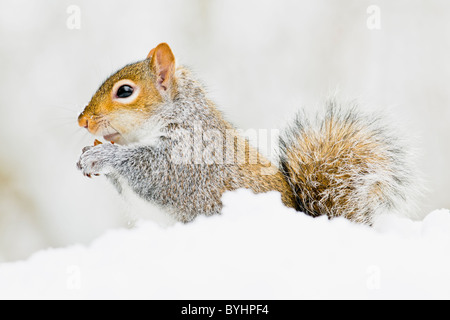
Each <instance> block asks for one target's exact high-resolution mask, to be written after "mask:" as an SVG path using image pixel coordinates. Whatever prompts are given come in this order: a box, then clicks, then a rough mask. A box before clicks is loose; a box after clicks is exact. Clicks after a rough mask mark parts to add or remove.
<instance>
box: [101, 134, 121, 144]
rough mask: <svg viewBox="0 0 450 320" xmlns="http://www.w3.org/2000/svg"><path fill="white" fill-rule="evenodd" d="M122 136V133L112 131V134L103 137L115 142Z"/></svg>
mask: <svg viewBox="0 0 450 320" xmlns="http://www.w3.org/2000/svg"><path fill="white" fill-rule="evenodd" d="M119 137H120V133H117V132H116V133H112V134H108V135H106V136H103V139H105V140H107V141H109V142H114V141H116V140H117V139H118V138H119Z"/></svg>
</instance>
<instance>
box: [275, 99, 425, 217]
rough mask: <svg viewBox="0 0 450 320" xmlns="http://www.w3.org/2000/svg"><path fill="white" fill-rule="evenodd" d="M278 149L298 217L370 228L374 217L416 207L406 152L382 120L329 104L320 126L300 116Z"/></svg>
mask: <svg viewBox="0 0 450 320" xmlns="http://www.w3.org/2000/svg"><path fill="white" fill-rule="evenodd" d="M280 147H281V156H280V164H281V170H282V173H283V174H284V175H285V177H286V179H287V181H288V182H289V184H290V186H291V188H292V190H293V192H294V195H295V202H296V206H297V208H296V209H297V210H299V211H303V212H305V213H307V214H309V215H312V216H320V215H327V216H328V217H329V218H333V217H339V216H342V217H345V218H347V219H350V220H353V221H355V222H359V223H367V224H372V222H373V218H374V217H375V216H376V215H377V214H380V213H384V212H391V211H402V210H407V209H406V208H409V207H411V205H412V204H413V203H414V197H415V194H416V192H415V184H417V181H415V179H414V177H415V170H414V169H413V166H412V165H411V164H410V160H409V159H410V154H409V152H408V151H407V149H406V148H405V147H404V146H402V143H401V141H400V139H399V138H397V137H396V135H395V134H393V132H392V131H390V130H389V129H388V128H387V127H386V126H385V125H383V124H382V121H381V119H380V117H378V116H367V115H363V114H361V113H360V112H358V111H357V107H356V106H352V107H351V108H349V109H346V110H345V111H344V109H343V108H341V107H340V106H339V105H338V104H337V103H336V101H334V100H333V101H329V102H328V103H327V108H326V115H325V117H322V119H320V120H319V118H317V119H316V120H315V121H310V120H308V119H307V118H306V117H305V116H302V115H298V116H297V118H296V120H295V122H294V124H293V126H292V127H290V128H289V129H288V130H286V132H285V134H284V136H282V137H281V138H280Z"/></svg>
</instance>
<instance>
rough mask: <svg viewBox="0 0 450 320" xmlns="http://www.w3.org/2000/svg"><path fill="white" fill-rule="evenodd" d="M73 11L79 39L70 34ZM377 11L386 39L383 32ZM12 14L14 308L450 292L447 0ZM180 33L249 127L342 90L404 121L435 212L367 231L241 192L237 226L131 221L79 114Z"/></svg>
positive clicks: (187, 55) (191, 2)
mask: <svg viewBox="0 0 450 320" xmlns="http://www.w3.org/2000/svg"><path fill="white" fill-rule="evenodd" d="M71 5H75V6H78V7H79V8H80V10H81V11H80V13H81V16H80V17H81V25H80V29H69V28H68V27H67V19H68V17H69V15H70V14H68V13H67V9H68V8H69V7H70V6H71ZM370 5H377V6H378V7H379V8H380V10H381V29H380V30H370V29H369V28H367V19H368V17H369V14H368V13H367V8H368V7H369V6H370ZM0 6H1V8H2V9H1V10H0V40H1V41H0V70H1V77H0V87H1V91H0V92H1V94H0V140H1V146H2V148H1V149H0V262H4V263H3V264H0V298H14V297H30V298H33V297H48V298H50V297H53V298H58V297H59V298H82V297H88V298H101V297H107V298H108V297H110V298H118V297H120V298H130V297H137V298H316V297H318V298H320V297H322V298H326V297H335V298H339V297H341V298H355V297H356V298H358V297H360V298H361V297H363V298H400V297H402V298H450V289H449V288H450V273H449V271H448V270H450V268H449V267H450V257H449V254H450V250H449V249H450V218H449V212H448V211H447V210H438V209H441V208H450V198H449V197H448V190H450V170H449V169H448V163H449V162H450V144H449V142H448V141H449V140H450V126H449V125H448V124H449V123H450V90H449V84H450V64H449V63H448V60H447V59H448V57H449V56H450V3H449V2H448V1H446V0H420V1H419V0H418V1H408V0H394V1H392V0H372V1H365V0H340V1H334V0H314V1H313V0H308V1H300V0H292V1H288V0H281V1H274V0H271V1H267V0H246V1H237V0H220V1H219V0H170V1H163V0H158V1H155V0H146V1H135V0H129V1H126V2H123V1H111V0H109V1H106V0H103V1H98V0H96V1H79V0H74V1H58V2H55V1H50V0H37V1H32V0H26V1H23V0H22V1H20V0H19V1H5V0H0ZM163 41H164V42H168V43H169V44H170V45H171V47H172V49H173V51H174V53H175V55H176V56H177V58H178V62H179V63H181V64H187V65H189V66H191V67H192V68H193V69H194V70H195V72H196V73H197V75H198V76H199V77H200V78H201V79H202V80H203V82H204V83H206V84H207V86H208V89H209V92H210V95H211V97H212V98H213V99H214V100H215V101H216V102H217V103H218V104H219V106H220V107H221V110H223V111H224V112H225V114H226V116H227V118H228V119H230V120H231V121H232V122H233V123H234V124H235V125H236V126H237V127H239V128H242V129H249V128H255V129H260V128H261V129H263V128H264V129H281V128H283V127H284V126H285V125H286V124H287V123H288V122H289V121H290V120H291V119H292V117H293V115H294V114H295V112H296V110H298V109H299V108H305V109H307V110H308V111H310V112H312V111H314V110H316V109H319V108H320V105H321V104H322V102H323V101H324V100H325V98H326V97H327V96H328V95H330V94H334V93H335V92H336V91H337V92H338V94H339V96H341V97H343V98H345V99H354V98H355V99H357V100H359V101H360V102H361V104H362V105H363V106H364V108H365V109H370V110H376V109H381V110H387V111H389V112H390V113H391V114H392V117H393V118H394V119H395V120H396V121H397V123H398V126H399V127H402V129H403V130H404V131H405V132H407V135H408V138H409V139H410V140H411V141H412V143H413V145H414V146H415V147H416V149H417V150H418V152H417V153H418V160H417V161H418V165H419V168H420V169H421V171H422V172H423V173H424V177H425V180H426V182H425V187H426V188H427V189H428V191H427V193H426V195H425V197H424V198H423V199H422V200H421V202H420V213H421V214H422V215H425V214H426V213H429V212H432V214H430V215H428V216H427V217H426V218H425V220H423V221H416V222H413V221H410V220H408V219H405V218H401V217H395V216H387V217H382V218H380V219H379V220H378V221H377V223H376V224H375V226H374V228H368V227H365V226H358V225H354V224H351V223H349V222H347V221H344V220H336V221H332V222H329V221H327V220H326V219H311V218H309V217H306V216H303V215H301V214H297V213H294V212H291V210H289V209H285V208H283V207H282V206H281V204H280V201H279V198H278V195H277V194H269V195H259V196H254V195H251V194H249V193H248V192H245V191H240V192H238V193H234V194H228V195H227V196H226V198H225V199H224V201H225V204H226V207H225V209H224V214H223V215H222V216H218V217H213V218H210V219H206V218H201V219H198V221H195V222H194V223H192V224H190V225H187V226H185V225H176V226H173V227H169V228H161V227H159V226H158V225H156V224H154V223H152V222H151V221H146V222H137V223H136V227H135V228H132V229H130V228H129V226H130V225H132V224H134V223H135V217H134V216H135V213H136V212H134V211H133V209H130V207H129V206H128V204H127V203H125V202H124V201H123V200H121V199H120V198H119V197H118V196H117V194H116V191H115V190H114V189H113V188H112V187H111V186H110V185H109V184H108V182H107V181H106V180H104V179H103V178H99V179H93V180H89V179H86V178H84V177H83V176H82V175H81V174H79V172H77V170H76V168H75V162H76V161H77V159H78V156H79V154H80V152H81V148H82V147H84V146H85V145H89V144H92V141H93V139H92V137H90V136H89V135H88V134H87V133H86V132H85V131H84V130H81V129H79V128H78V127H77V123H76V117H77V114H78V113H79V112H80V111H81V110H82V108H83V106H84V105H85V103H87V101H88V100H89V99H90V97H91V95H92V94H93V93H94V92H95V90H96V89H97V87H98V86H99V85H100V83H101V82H102V81H103V80H104V79H105V78H106V77H107V76H108V75H109V74H111V73H112V72H114V71H115V70H117V69H118V68H120V67H122V66H123V65H124V64H127V63H129V62H133V61H137V60H141V59H143V58H145V57H146V55H147V53H148V51H149V50H150V49H151V48H153V47H154V46H155V45H157V44H158V43H159V42H163ZM49 248H57V249H49ZM40 250H41V251H40ZM42 250H44V251H42ZM35 252H37V253H35ZM30 256H31V257H30ZM18 261H20V262H18Z"/></svg>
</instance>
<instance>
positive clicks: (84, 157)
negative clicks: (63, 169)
mask: <svg viewBox="0 0 450 320" xmlns="http://www.w3.org/2000/svg"><path fill="white" fill-rule="evenodd" d="M116 150H117V146H116V145H113V144H99V145H96V146H92V147H91V146H89V147H84V148H83V151H82V154H81V156H80V160H78V163H77V168H78V169H79V170H81V172H82V173H83V175H84V176H86V177H89V178H91V176H92V175H94V176H98V175H100V174H107V173H110V172H111V169H112V160H113V159H114V153H115V151H116Z"/></svg>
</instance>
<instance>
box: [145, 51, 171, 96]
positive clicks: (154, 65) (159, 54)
mask: <svg viewBox="0 0 450 320" xmlns="http://www.w3.org/2000/svg"><path fill="white" fill-rule="evenodd" d="M150 58H151V61H150V67H151V69H152V71H153V72H154V73H155V75H156V85H157V87H158V89H160V90H163V91H166V90H167V89H168V88H169V86H170V84H171V81H172V79H173V74H174V73H175V56H174V55H173V53H172V50H171V49H170V47H169V45H168V44H167V43H160V44H159V45H158V46H157V47H156V48H154V49H152V50H151V51H150V53H149V54H148V56H147V59H150Z"/></svg>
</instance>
